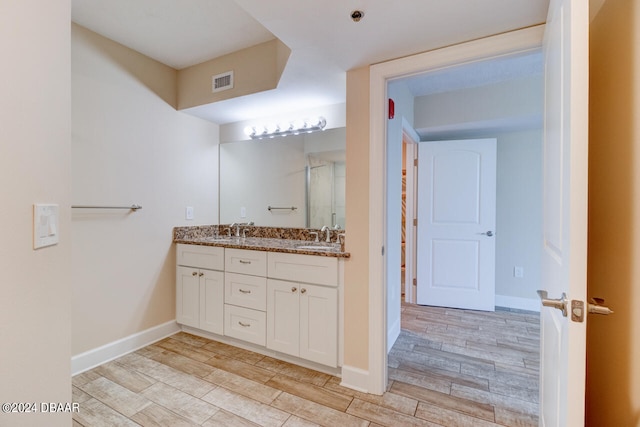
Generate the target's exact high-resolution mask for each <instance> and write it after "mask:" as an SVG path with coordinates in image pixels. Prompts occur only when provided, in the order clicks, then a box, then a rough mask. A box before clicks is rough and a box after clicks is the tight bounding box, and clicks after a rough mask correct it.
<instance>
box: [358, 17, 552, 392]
mask: <svg viewBox="0 0 640 427" xmlns="http://www.w3.org/2000/svg"><path fill="white" fill-rule="evenodd" d="M542 34H543V28H542V27H533V28H529V29H525V30H521V31H517V32H514V33H508V34H503V35H500V36H495V37H492V38H489V39H482V40H477V41H474V42H470V43H466V44H464V45H460V46H454V47H452V48H448V49H446V52H442V51H437V52H429V53H426V54H424V55H419V56H418V57H412V58H406V59H403V60H398V61H393V64H379V65H378V66H376V67H374V68H372V70H371V83H370V93H371V104H372V105H371V111H385V108H384V106H385V103H386V99H387V94H386V89H385V87H386V84H387V82H389V81H391V80H393V79H398V78H400V77H405V76H407V75H415V74H416V72H417V70H422V71H423V72H427V71H432V70H436V69H443V68H448V67H452V66H455V65H458V64H461V63H470V62H474V61H480V60H485V59H490V58H496V57H501V56H503V55H505V53H508V54H521V53H530V52H534V51H537V50H539V48H540V46H541V41H542ZM396 105H398V104H397V103H396ZM396 111H397V110H396ZM389 127H391V125H389ZM370 130H371V165H372V166H371V168H370V185H371V188H372V189H379V191H370V194H371V197H370V209H369V211H370V218H369V221H370V224H373V225H372V226H373V227H378V226H379V227H380V229H384V230H389V229H393V228H396V226H395V225H392V223H390V222H388V221H389V219H391V218H390V215H388V212H381V211H380V209H379V208H378V207H379V206H383V205H385V204H386V203H385V202H384V201H385V200H386V201H389V200H392V199H393V198H394V196H393V195H392V194H389V191H390V189H393V188H396V185H395V183H392V184H393V185H389V181H390V180H393V179H394V178H392V177H391V175H392V170H391V169H390V168H389V159H390V158H392V157H393V155H394V154H393V153H391V152H388V151H387V149H390V146H386V142H385V141H386V139H387V136H388V133H387V130H389V131H392V129H390V128H389V129H387V123H386V121H384V120H380V121H376V120H374V121H372V122H371V129H370ZM385 147H386V148H385ZM400 147H401V146H400ZM381 170H382V171H384V172H383V173H382V174H380V171H381ZM397 181H398V182H400V181H401V174H400V172H398V173H397ZM397 188H398V189H400V188H401V185H400V184H398V185H397ZM385 189H386V192H385ZM399 192H400V190H398V193H399ZM387 206H388V205H387ZM397 206H398V209H399V206H400V196H399V194H398V203H397ZM396 224H398V226H397V228H399V224H400V221H398V222H397V223H396ZM397 236H399V232H398V234H397ZM397 236H394V235H392V234H391V233H388V232H387V233H384V234H383V235H376V234H375V233H374V234H373V235H371V236H370V242H369V243H370V247H372V248H376V247H378V248H379V247H383V248H384V247H385V246H386V247H388V248H392V246H390V245H389V243H390V242H395V241H396V240H398V241H399V238H398V237H397ZM397 247H398V248H399V247H400V244H399V243H398V245H397ZM372 253H373V252H372ZM383 255H384V253H383ZM391 258H395V257H388V258H387V260H389V259H391ZM398 258H399V257H398ZM394 269H397V270H398V277H399V276H400V274H399V270H400V262H398V263H397V265H395V266H392V265H389V264H387V263H386V262H385V263H379V262H373V263H372V264H371V267H370V291H371V292H370V298H369V301H370V307H371V309H370V316H369V319H370V323H369V334H370V335H369V337H370V339H369V349H370V352H369V356H370V357H369V360H370V372H369V379H370V381H369V382H370V384H369V390H370V391H371V392H374V393H381V392H382V391H384V389H385V387H386V384H387V350H388V348H390V346H389V344H390V343H389V342H387V336H386V334H385V335H383V336H382V337H381V336H380V333H379V331H380V330H388V329H387V326H388V325H387V323H388V321H389V319H387V316H386V313H387V310H386V309H385V307H386V304H387V301H388V298H387V290H388V289H387V283H388V282H389V277H390V276H392V277H393V276H394V275H393V274H391V271H392V270H394ZM398 296H399V292H398ZM380 307H382V310H381V311H379V308H380Z"/></svg>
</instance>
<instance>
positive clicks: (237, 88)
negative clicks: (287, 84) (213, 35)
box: [178, 39, 291, 110]
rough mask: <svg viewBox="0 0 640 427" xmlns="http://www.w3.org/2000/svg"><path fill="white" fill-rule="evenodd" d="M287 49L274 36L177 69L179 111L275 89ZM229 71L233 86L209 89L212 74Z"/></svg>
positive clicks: (287, 55)
mask: <svg viewBox="0 0 640 427" xmlns="http://www.w3.org/2000/svg"><path fill="white" fill-rule="evenodd" d="M290 53H291V49H289V48H288V47H287V46H286V45H285V44H284V43H282V42H281V41H280V40H278V39H274V40H271V41H268V42H265V43H261V44H258V45H255V46H251V47H248V48H246V49H242V50H239V51H237V52H233V53H230V54H228V55H223V56H221V57H218V58H215V59H212V60H210V61H206V62H203V63H202V64H197V65H194V66H191V67H188V68H184V69H182V70H180V71H178V108H179V109H180V110H182V109H185V108H190V107H197V106H200V105H204V104H210V103H212V102H216V101H222V100H225V99H230V98H236V97H239V96H244V95H250V94H252V93H257V92H263V91H266V90H271V89H275V88H276V87H277V86H278V82H279V81H280V76H281V75H282V72H283V71H284V67H285V65H286V64H287V60H288V59H289V54H290ZM228 71H233V80H234V84H233V88H232V89H228V90H224V91H220V92H215V93H213V92H212V87H211V85H212V81H211V79H212V77H213V76H216V75H218V74H222V73H226V72H228Z"/></svg>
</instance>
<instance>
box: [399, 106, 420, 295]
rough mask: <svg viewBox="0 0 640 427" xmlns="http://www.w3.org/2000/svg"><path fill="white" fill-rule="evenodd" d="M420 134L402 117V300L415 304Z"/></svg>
mask: <svg viewBox="0 0 640 427" xmlns="http://www.w3.org/2000/svg"><path fill="white" fill-rule="evenodd" d="M419 142H420V136H419V135H418V133H417V132H416V131H415V130H414V129H413V127H412V126H411V125H410V124H409V122H407V119H405V118H404V117H403V118H402V143H403V144H405V146H406V152H405V161H406V170H407V174H406V177H405V179H406V182H405V185H406V188H405V190H406V196H405V200H406V206H405V207H406V212H405V236H406V237H405V246H404V256H405V260H404V264H405V269H404V301H405V302H407V303H410V304H415V303H416V300H417V289H416V286H415V285H414V280H416V278H417V271H416V270H417V261H418V257H417V241H418V240H417V235H416V234H417V229H416V226H415V225H414V220H415V219H416V218H417V212H416V205H417V202H418V198H417V189H418V185H417V176H418V167H419V166H416V165H415V164H414V160H417V159H418V143H419Z"/></svg>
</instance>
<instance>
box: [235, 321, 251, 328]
mask: <svg viewBox="0 0 640 427" xmlns="http://www.w3.org/2000/svg"><path fill="white" fill-rule="evenodd" d="M238 325H240V326H242V327H243V328H248V327H249V326H251V323H242V322H238Z"/></svg>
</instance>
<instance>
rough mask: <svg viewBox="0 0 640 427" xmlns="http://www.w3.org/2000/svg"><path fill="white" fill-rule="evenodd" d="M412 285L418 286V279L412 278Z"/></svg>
mask: <svg viewBox="0 0 640 427" xmlns="http://www.w3.org/2000/svg"><path fill="white" fill-rule="evenodd" d="M413 286H418V279H416V278H415V277H414V278H413Z"/></svg>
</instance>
